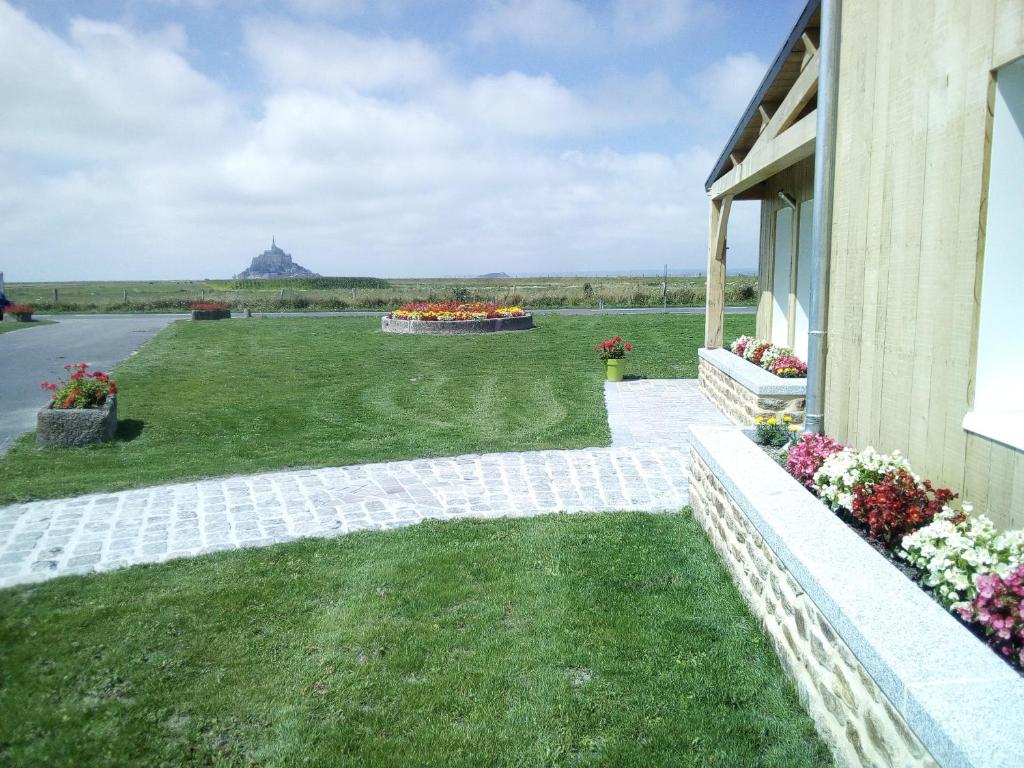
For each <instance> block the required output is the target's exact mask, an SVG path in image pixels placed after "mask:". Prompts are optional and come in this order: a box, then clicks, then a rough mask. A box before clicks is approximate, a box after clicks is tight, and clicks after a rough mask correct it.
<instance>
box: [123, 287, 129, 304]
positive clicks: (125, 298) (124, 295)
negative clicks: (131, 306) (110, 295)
mask: <svg viewBox="0 0 1024 768" xmlns="http://www.w3.org/2000/svg"><path fill="white" fill-rule="evenodd" d="M121 300H122V301H123V302H124V303H125V304H127V303H128V289H127V288H125V289H124V294H123V295H122V296H121Z"/></svg>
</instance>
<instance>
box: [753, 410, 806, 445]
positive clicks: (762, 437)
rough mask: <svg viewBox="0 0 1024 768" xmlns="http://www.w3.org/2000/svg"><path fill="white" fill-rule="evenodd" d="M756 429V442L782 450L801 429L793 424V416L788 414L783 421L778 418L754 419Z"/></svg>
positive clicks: (759, 417) (764, 417)
mask: <svg viewBox="0 0 1024 768" xmlns="http://www.w3.org/2000/svg"><path fill="white" fill-rule="evenodd" d="M754 429H755V430H756V435H755V438H754V439H755V440H756V442H758V443H760V444H761V445H770V446H772V447H773V448H782V447H783V446H785V445H786V444H787V443H789V442H790V441H791V440H792V439H793V437H794V436H795V435H796V433H797V432H798V431H799V430H800V427H799V426H797V425H796V424H794V423H793V417H792V416H790V415H789V414H786V415H784V416H783V417H782V418H781V419H780V418H778V417H776V416H758V417H757V418H755V419H754Z"/></svg>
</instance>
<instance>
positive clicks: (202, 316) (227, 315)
mask: <svg viewBox="0 0 1024 768" xmlns="http://www.w3.org/2000/svg"><path fill="white" fill-rule="evenodd" d="M192 319H193V320H230V319H231V310H230V309H193V310H192Z"/></svg>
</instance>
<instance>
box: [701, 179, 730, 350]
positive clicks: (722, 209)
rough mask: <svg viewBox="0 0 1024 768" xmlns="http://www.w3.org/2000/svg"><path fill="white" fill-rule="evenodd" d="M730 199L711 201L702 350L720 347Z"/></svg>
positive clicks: (722, 328)
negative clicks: (703, 348)
mask: <svg viewBox="0 0 1024 768" xmlns="http://www.w3.org/2000/svg"><path fill="white" fill-rule="evenodd" d="M731 208H732V197H731V196H729V195H727V196H725V197H723V198H721V199H718V200H712V201H711V217H710V221H709V222H708V276H707V285H706V287H705V297H706V302H705V310H704V346H705V348H707V349H718V348H719V347H721V346H722V340H723V332H724V327H725V261H726V259H725V241H726V237H727V235H728V231H729V211H730V209H731Z"/></svg>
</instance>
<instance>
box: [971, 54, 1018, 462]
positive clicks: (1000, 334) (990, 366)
mask: <svg viewBox="0 0 1024 768" xmlns="http://www.w3.org/2000/svg"><path fill="white" fill-rule="evenodd" d="M1022 169H1024V59H1021V60H1017V61H1015V62H1013V63H1011V64H1007V65H1006V66H1005V67H1002V68H1000V69H999V71H998V72H997V73H996V94H995V109H994V111H993V117H992V144H991V155H990V157H989V186H988V218H987V220H986V226H985V252H984V256H983V266H982V278H981V280H982V282H981V308H980V313H979V317H978V349H977V352H978V354H977V370H976V371H975V389H974V410H973V412H971V413H969V414H967V416H966V418H965V419H964V428H965V429H967V430H968V431H971V432H977V433H979V434H982V435H985V436H986V437H990V438H992V439H993V440H997V441H999V442H1002V443H1006V444H1008V445H1011V446H1014V447H1017V448H1022V449H1024V396H1022V391H1021V390H1022V383H1024V331H1022V328H1021V324H1020V292H1021V286H1024V215H1022V214H1021V212H1022V211H1024V171H1022Z"/></svg>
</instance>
